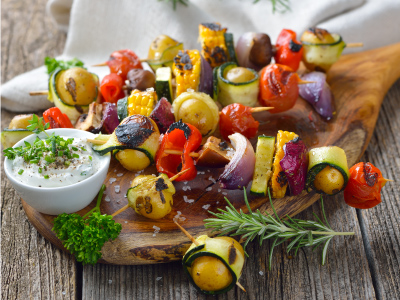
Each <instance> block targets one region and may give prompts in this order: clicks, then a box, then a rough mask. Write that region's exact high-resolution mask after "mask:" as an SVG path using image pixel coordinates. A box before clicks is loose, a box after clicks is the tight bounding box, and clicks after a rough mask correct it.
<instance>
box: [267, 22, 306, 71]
mask: <svg viewBox="0 0 400 300" xmlns="http://www.w3.org/2000/svg"><path fill="white" fill-rule="evenodd" d="M275 47H276V53H275V56H274V58H275V62H276V63H277V64H281V65H285V66H288V67H290V68H292V69H293V71H295V72H296V71H297V69H298V68H299V65H300V61H301V58H302V57H303V45H302V44H301V42H299V41H298V40H296V32H294V31H293V30H289V29H283V30H282V31H281V33H280V34H279V36H278V40H277V41H276V45H275Z"/></svg>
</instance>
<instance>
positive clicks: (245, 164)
mask: <svg viewBox="0 0 400 300" xmlns="http://www.w3.org/2000/svg"><path fill="white" fill-rule="evenodd" d="M229 139H230V141H231V144H232V146H233V147H234V148H235V154H234V155H233V157H232V159H231V161H230V162H229V164H227V165H226V166H225V170H224V172H223V173H222V174H221V175H220V176H219V181H220V185H221V187H222V188H223V189H227V190H236V189H242V188H243V187H245V186H247V184H248V183H249V182H250V180H251V179H252V177H253V172H254V166H255V163H256V156H255V154H254V149H253V146H252V145H251V144H250V142H249V140H248V139H247V138H246V137H245V136H243V135H241V134H240V133H234V134H231V135H230V136H229Z"/></svg>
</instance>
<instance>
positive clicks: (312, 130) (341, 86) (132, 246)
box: [24, 44, 400, 265]
mask: <svg viewBox="0 0 400 300" xmlns="http://www.w3.org/2000/svg"><path fill="white" fill-rule="evenodd" d="M371 57H373V58H374V59H373V60H372V59H371ZM398 62H400V44H394V45H391V46H388V47H384V48H380V49H375V50H371V51H367V52H361V53H356V54H351V55H345V56H343V57H342V58H341V59H340V60H339V61H338V62H337V63H336V64H335V65H334V66H333V67H332V69H331V70H330V72H329V73H328V82H329V83H330V85H331V87H332V91H333V93H334V95H335V103H336V111H337V114H336V116H335V118H334V119H333V120H332V121H330V122H325V121H324V120H322V118H321V117H319V115H317V114H316V113H315V112H314V111H313V110H312V108H311V106H310V105H309V104H308V103H307V102H306V101H304V100H302V99H298V101H297V103H296V105H295V107H294V108H292V109H291V110H289V111H287V112H284V113H280V114H276V115H271V114H269V113H268V112H263V113H258V114H256V115H255V118H256V119H257V120H258V121H259V122H260V127H259V131H258V134H266V135H274V136H275V135H276V133H277V131H278V130H287V131H294V132H296V133H297V134H299V136H300V137H301V138H302V139H303V140H304V141H305V143H306V144H307V145H308V146H309V147H320V146H326V145H336V146H339V147H341V148H343V149H344V150H345V152H346V154H347V160H348V164H349V166H351V165H353V164H354V163H355V162H357V161H358V160H359V159H360V157H361V155H362V154H363V152H364V149H365V148H366V147H367V145H368V142H369V140H370V138H371V135H372V132H373V129H374V126H375V123H376V120H377V118H378V112H379V109H380V106H381V103H382V101H383V98H384V95H385V94H386V92H387V90H388V89H389V87H390V86H391V85H392V84H393V82H394V81H395V80H396V79H397V78H399V77H400V64H398ZM367 70H374V73H373V74H372V73H369V75H368V76H367V75H365V74H367ZM310 112H312V120H313V121H310V119H309V118H308V117H307V116H308V115H309V113H310ZM216 136H217V137H218V132H216ZM251 142H252V144H253V146H254V147H255V145H256V143H257V138H253V139H251ZM197 169H198V175H197V177H196V178H195V180H193V181H190V182H188V183H187V184H185V183H183V182H175V183H174V185H175V188H176V191H177V192H176V194H175V195H174V205H173V210H172V212H171V213H170V214H168V215H167V216H166V217H164V218H162V219H160V220H152V219H148V218H145V217H142V216H140V215H138V214H136V213H135V212H134V211H133V210H132V209H128V210H126V211H124V212H123V213H121V214H119V215H117V216H116V217H115V220H116V221H117V222H119V223H121V224H122V231H121V234H120V236H119V237H118V238H117V239H116V240H114V241H112V242H109V243H106V244H105V245H104V247H103V250H102V253H103V256H102V261H101V262H106V263H111V264H120V265H130V264H132V265H137V264H149V263H150V264H151V263H163V262H169V261H174V260H180V259H181V258H182V256H183V254H184V253H185V251H186V249H187V248H188V247H189V245H190V242H189V241H188V240H187V238H186V237H185V236H184V235H182V234H181V232H180V230H179V229H178V228H177V227H176V226H175V224H174V223H173V218H174V216H175V215H177V212H178V211H179V212H181V213H182V216H183V217H184V218H185V220H184V221H183V222H182V225H183V226H184V227H185V228H186V229H187V230H191V232H192V233H193V234H206V233H210V230H206V229H204V225H203V220H204V219H206V218H208V217H210V214H209V213H208V210H210V211H213V212H216V211H217V209H218V208H224V207H225V201H224V194H225V195H226V197H227V198H228V199H229V200H230V201H231V202H232V203H233V205H234V206H235V207H236V208H241V209H243V210H244V211H246V210H247V208H246V207H245V205H244V201H243V192H242V191H240V190H234V191H229V190H221V189H220V188H219V184H218V183H215V180H216V179H217V178H218V177H219V175H220V174H221V172H222V169H207V168H201V167H198V168H197ZM144 174H157V170H156V168H155V167H154V166H153V167H150V168H147V169H145V170H144ZM135 176H137V174H135V173H133V172H128V171H127V170H125V169H124V168H123V167H122V166H121V165H120V164H119V163H118V162H117V161H116V160H114V159H113V160H112V162H111V165H110V169H109V172H108V176H107V179H106V182H105V184H106V186H107V190H106V193H107V197H108V199H111V201H109V202H107V201H103V202H102V204H101V211H102V212H103V213H108V214H112V213H113V212H115V211H117V210H118V209H119V208H121V207H123V206H124V205H126V204H127V199H125V198H124V195H125V193H126V191H127V190H128V188H129V187H130V182H132V180H133V179H134V177H135ZM188 186H189V187H190V188H191V189H190V190H186V191H185V190H184V189H183V188H184V187H188ZM118 187H119V188H118ZM116 188H117V189H116ZM223 193H224V194H223ZM248 195H249V193H248ZM185 197H186V199H193V200H194V202H193V203H190V204H189V203H186V202H185V200H184V199H185ZM318 198H319V195H317V194H314V193H306V192H305V191H304V192H303V193H302V194H301V195H299V196H296V197H289V196H287V197H285V198H283V199H274V200H273V202H274V206H275V208H276V210H277V212H278V214H279V215H281V216H283V215H287V214H288V215H290V216H293V215H296V214H298V213H299V212H301V211H303V210H304V209H306V208H307V207H309V206H310V205H311V204H312V203H314V202H315V201H316V200H317V199H318ZM249 200H250V206H251V208H252V209H256V208H260V210H261V211H262V212H263V211H266V210H267V211H269V213H272V210H271V207H270V204H269V201H268V198H266V197H264V198H262V197H256V196H251V195H249ZM94 205H95V201H93V203H92V204H91V205H90V206H89V207H87V208H85V209H83V210H82V211H80V212H79V213H80V214H81V215H83V214H85V213H86V212H87V211H89V210H90V209H91V208H92V207H93V206H94ZM24 209H25V211H26V213H27V216H28V218H29V220H30V221H31V223H32V224H33V225H34V226H35V227H36V229H38V231H39V232H40V233H42V235H43V236H45V237H46V238H47V239H49V240H50V241H51V242H52V243H54V244H55V245H56V246H58V247H60V246H61V244H60V241H59V240H58V239H57V237H56V236H55V234H54V233H53V232H52V231H51V228H52V226H53V223H52V220H53V217H52V216H48V215H43V214H40V213H38V212H36V211H35V210H34V209H32V208H31V207H29V206H28V205H27V204H26V203H24ZM153 226H156V227H158V228H160V233H159V234H156V235H154V234H153V232H154V228H153Z"/></svg>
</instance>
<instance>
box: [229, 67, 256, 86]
mask: <svg viewBox="0 0 400 300" xmlns="http://www.w3.org/2000/svg"><path fill="white" fill-rule="evenodd" d="M254 77H255V75H254V73H253V72H252V71H250V70H249V69H247V68H243V67H236V68H233V69H230V70H229V71H228V72H227V73H226V75H225V78H226V79H227V80H229V81H230V82H233V83H242V82H248V81H251V80H253V79H254Z"/></svg>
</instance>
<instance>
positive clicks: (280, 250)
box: [1, 0, 400, 299]
mask: <svg viewBox="0 0 400 300" xmlns="http://www.w3.org/2000/svg"><path fill="white" fill-rule="evenodd" d="M45 3H46V0H29V1H23V0H18V1H17V0H3V1H2V11H1V17H2V20H1V28H2V36H1V50H2V51H1V59H2V65H1V71H2V73H1V81H2V82H6V81H8V80H10V79H11V78H13V77H14V76H16V75H18V74H20V73H23V72H26V71H29V70H31V69H33V68H35V67H38V66H40V65H42V64H43V59H44V57H45V56H56V55H58V54H60V53H61V52H62V49H63V48H64V44H65V39H66V35H65V34H63V33H60V32H58V31H57V29H56V28H55V26H54V25H53V24H52V23H51V21H50V19H49V17H48V16H46V15H45V9H44V7H45ZM14 115H15V113H11V112H8V111H5V110H3V109H2V111H1V116H2V119H1V128H5V127H7V125H8V123H9V122H10V120H11V118H12V117H13V116H14ZM362 160H363V161H370V162H372V163H373V164H374V165H375V166H377V167H378V168H380V170H381V171H382V173H383V174H384V175H385V177H386V178H389V179H394V180H395V182H393V183H390V184H388V185H387V186H386V187H385V188H384V189H383V192H382V200H383V202H382V203H381V204H380V205H379V206H377V207H376V208H373V209H370V210H363V211H362V210H356V209H353V208H350V207H349V206H347V205H346V204H345V203H344V201H343V196H342V195H339V196H336V197H333V198H331V199H329V201H326V203H325V204H326V211H327V217H328V221H329V222H330V224H331V226H332V228H334V229H336V230H337V231H355V233H356V235H355V236H353V237H337V238H334V239H333V240H332V241H331V244H330V246H329V250H328V261H327V264H326V265H325V266H324V267H322V266H321V265H320V257H321V251H320V250H317V251H315V252H312V251H311V249H302V250H301V251H299V254H298V255H297V257H292V256H291V255H288V254H287V253H286V245H283V246H279V247H277V248H276V249H275V251H274V254H273V259H272V261H273V265H272V269H271V270H270V271H269V270H268V261H267V257H268V254H269V248H270V244H269V242H266V243H264V245H263V246H261V247H260V246H259V245H258V244H256V243H253V244H250V245H249V246H248V248H247V251H248V253H249V255H250V258H249V259H247V262H246V264H245V267H244V271H243V275H242V277H241V280H240V281H241V283H242V285H243V286H244V287H245V288H246V290H247V293H244V292H242V291H241V290H239V289H238V288H236V289H233V290H231V291H230V292H229V293H227V294H225V295H222V296H219V297H216V298H217V299H277V298H281V299H374V298H377V299H395V298H399V297H400V221H399V220H400V219H399V215H400V196H399V195H400V188H399V181H398V179H397V177H396V174H398V173H399V172H400V80H399V81H397V82H396V83H395V84H394V86H393V87H392V88H391V90H390V91H389V93H388V94H387V96H386V98H385V100H384V103H383V106H382V108H381V112H380V114H379V119H378V122H377V124H376V129H375V132H374V135H373V137H372V139H371V142H370V145H369V146H368V149H367V151H366V152H365V154H364V156H363V157H362ZM1 175H2V177H1V193H2V198H1V254H2V261H1V283H2V285H1V295H2V297H1V298H2V299H81V298H82V299H214V298H213V297H205V296H204V295H201V294H199V293H197V292H196V290H195V289H194V288H193V287H192V286H190V284H189V280H188V278H187V277H186V276H185V274H184V272H183V269H182V267H181V264H180V263H169V264H159V265H148V266H111V265H101V264H98V265H95V266H82V265H81V264H80V263H77V262H76V261H75V259H74V258H73V257H72V256H71V255H68V254H66V253H64V252H62V251H60V250H59V249H57V248H56V247H54V246H53V245H52V244H50V243H49V242H48V241H46V240H45V239H44V238H43V237H42V236H41V235H40V234H39V233H38V232H37V231H36V230H35V229H34V228H33V226H32V225H31V224H30V223H29V221H28V220H27V218H26V216H25V213H24V210H23V209H22V205H21V202H20V198H19V196H18V195H17V194H16V192H15V191H14V189H13V188H12V187H11V185H10V183H9V181H8V180H7V178H5V175H4V169H3V166H2V167H1ZM313 212H315V213H317V214H320V212H321V211H320V205H319V203H316V204H314V205H313V206H311V207H310V208H309V209H307V210H306V211H304V212H302V213H301V214H299V215H298V217H299V218H304V219H312V218H313V216H312V213H313Z"/></svg>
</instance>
